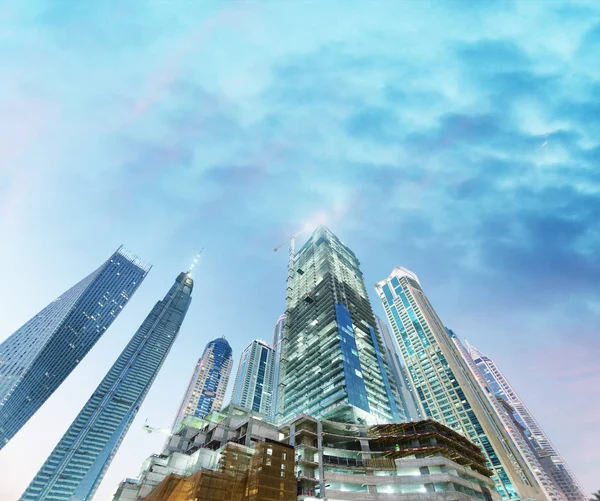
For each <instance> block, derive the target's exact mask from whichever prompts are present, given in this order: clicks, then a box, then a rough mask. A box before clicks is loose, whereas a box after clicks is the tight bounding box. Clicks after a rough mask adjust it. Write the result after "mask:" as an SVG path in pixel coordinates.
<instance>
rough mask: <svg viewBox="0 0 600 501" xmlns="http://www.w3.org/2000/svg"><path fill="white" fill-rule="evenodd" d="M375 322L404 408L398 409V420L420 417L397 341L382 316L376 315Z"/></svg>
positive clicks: (420, 412)
mask: <svg viewBox="0 0 600 501" xmlns="http://www.w3.org/2000/svg"><path fill="white" fill-rule="evenodd" d="M375 323H376V324H377V328H378V329H379V332H380V333H381V337H382V340H383V345H384V347H385V351H384V353H385V356H386V359H387V362H388V364H389V366H390V369H391V371H392V377H393V378H394V381H395V382H396V388H397V390H398V396H399V397H400V402H401V404H402V405H401V408H403V409H405V412H404V413H403V414H401V413H400V410H399V411H398V413H399V418H400V421H411V420H416V419H420V418H421V414H422V411H421V410H420V409H419V405H418V403H417V400H416V399H415V396H414V394H413V390H412V388H411V387H410V383H409V382H408V377H407V376H406V372H405V370H404V367H403V366H402V362H401V361H400V357H399V356H398V348H397V347H396V345H397V343H396V342H395V341H394V339H393V338H392V335H391V334H390V330H389V329H388V327H387V325H386V324H385V321H384V320H383V319H382V318H380V317H377V316H376V317H375Z"/></svg>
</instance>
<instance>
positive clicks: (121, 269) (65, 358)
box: [0, 247, 150, 449]
mask: <svg viewBox="0 0 600 501" xmlns="http://www.w3.org/2000/svg"><path fill="white" fill-rule="evenodd" d="M149 270H150V266H149V265H148V264H146V263H144V262H143V261H142V260H141V259H139V258H138V257H136V256H135V255H134V254H132V253H131V252H129V251H127V250H126V249H124V248H123V247H119V248H118V249H117V250H116V252H115V253H114V254H113V255H112V256H110V257H109V258H108V259H107V260H106V261H105V262H104V263H103V264H102V265H101V266H100V267H99V268H98V269H97V270H95V271H94V272H93V273H91V274H90V275H88V276H87V277H85V278H84V279H83V280H81V281H80V282H79V283H78V284H76V285H74V286H73V287H71V288H70V289H69V290H68V291H66V292H65V293H64V294H63V295H62V296H60V297H58V298H57V299H55V300H54V301H53V302H52V303H50V304H49V305H48V306H47V307H46V308H44V309H43V310H42V311H40V312H39V313H38V314H37V315H36V316H35V317H33V318H32V319H31V320H29V321H28V322H27V323H26V324H25V325H23V326H22V327H21V328H20V329H19V330H17V331H16V332H15V333H14V334H12V335H11V336H10V337H9V338H8V339H6V340H5V341H4V342H3V343H2V344H0V449H2V447H4V445H6V443H8V441H9V440H10V439H11V438H12V437H13V436H14V435H15V434H16V433H17V432H18V431H19V430H20V429H21V427H22V426H23V425H24V424H25V423H26V422H27V421H28V420H29V419H30V418H31V416H33V415H34V414H35V413H36V411H37V410H38V409H39V408H40V407H41V406H42V405H43V404H44V402H45V401H46V400H48V398H49V397H50V395H52V393H54V391H55V390H56V389H57V388H58V387H59V386H60V385H61V384H62V382H63V381H64V380H65V379H66V378H67V376H68V375H69V374H70V373H71V371H72V370H73V369H75V367H77V365H78V364H79V362H81V361H82V360H83V358H84V357H85V356H86V354H87V353H88V352H89V351H90V349H91V348H92V346H94V344H96V341H98V339H100V337H101V336H102V334H104V333H105V332H106V330H107V329H108V328H109V327H110V325H111V324H112V323H113V321H114V320H115V318H117V316H118V315H119V313H121V311H122V310H123V308H124V307H125V306H126V305H127V303H128V301H129V299H130V298H131V296H133V294H134V293H135V291H136V290H137V288H138V287H139V286H140V284H141V283H142V281H143V280H144V278H145V277H146V274H147V273H148V271H149Z"/></svg>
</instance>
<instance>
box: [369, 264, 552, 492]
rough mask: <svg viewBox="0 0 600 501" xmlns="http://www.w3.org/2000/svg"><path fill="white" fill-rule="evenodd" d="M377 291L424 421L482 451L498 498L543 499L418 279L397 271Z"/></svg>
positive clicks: (410, 274) (380, 283)
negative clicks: (453, 432) (442, 426)
mask: <svg viewBox="0 0 600 501" xmlns="http://www.w3.org/2000/svg"><path fill="white" fill-rule="evenodd" d="M375 289H376V290H377V293H378V295H379V297H380V298H381V301H382V303H383V307H384V309H385V311H386V315H387V317H388V320H389V322H390V325H391V326H392V330H393V333H394V335H395V337H396V340H397V342H398V344H399V346H400V350H401V354H402V358H403V360H404V364H405V366H406V369H407V372H408V374H409V378H410V384H411V386H412V387H413V388H414V390H415V395H416V397H417V399H418V401H419V403H420V405H421V406H422V408H423V411H424V413H425V416H426V417H428V418H431V419H435V420H436V421H439V422H441V423H443V424H445V425H446V426H449V427H450V428H452V429H454V430H456V431H458V432H459V433H462V434H463V435H464V436H466V437H468V438H469V439H470V440H471V441H473V442H474V443H475V444H477V445H478V446H479V447H480V449H481V451H482V453H483V454H484V455H485V457H486V459H487V463H488V467H489V468H490V469H491V470H492V471H494V476H493V480H494V482H495V484H496V488H497V490H498V492H499V493H500V495H501V496H502V498H504V499H526V498H531V499H544V496H543V494H542V493H541V492H540V491H539V489H538V488H537V484H536V482H535V479H534V478H533V476H532V475H531V473H530V472H529V470H528V467H527V465H526V464H525V463H524V461H523V459H522V458H521V456H520V455H519V453H518V451H517V450H516V449H515V448H514V445H512V444H511V441H510V438H509V436H508V435H507V434H506V432H505V431H504V429H503V427H502V423H501V422H500V421H499V420H497V419H496V418H495V417H494V411H493V409H492V408H491V406H490V404H489V402H488V401H487V399H486V397H485V395H484V394H483V393H482V392H481V389H480V388H479V386H478V384H477V381H476V380H475V379H474V378H473V376H472V374H471V373H470V371H469V369H468V367H467V366H466V364H465V363H464V362H463V361H462V357H461V355H460V353H459V352H458V351H457V350H456V348H455V347H454V345H453V343H452V340H451V339H450V337H449V336H448V334H447V333H446V330H445V328H444V326H443V324H442V322H441V321H440V319H439V317H438V316H437V314H436V313H435V311H434V309H433V307H432V306H431V304H430V303H429V301H428V299H427V297H426V296H425V294H424V293H423V290H422V288H421V285H420V283H419V281H418V279H417V276H416V275H415V274H414V273H412V272H410V271H409V270H406V269H405V268H401V267H396V268H395V269H394V270H393V271H392V274H391V275H390V276H389V277H387V278H386V279H385V280H382V281H381V282H379V283H377V284H376V286H375Z"/></svg>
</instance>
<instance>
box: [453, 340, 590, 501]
mask: <svg viewBox="0 0 600 501" xmlns="http://www.w3.org/2000/svg"><path fill="white" fill-rule="evenodd" d="M458 342H459V343H460V341H458ZM466 351H467V353H466V356H467V357H468V358H470V359H471V360H472V362H473V364H474V365H475V366H476V367H477V369H478V370H479V372H480V374H481V376H482V378H483V381H484V382H485V384H487V385H488V386H489V388H490V390H491V391H492V392H493V393H494V396H495V397H497V398H499V399H501V400H503V401H504V402H506V403H508V404H509V406H510V407H511V408H512V409H514V413H515V414H516V419H517V420H518V421H519V422H520V423H521V424H522V426H523V427H524V428H525V430H526V435H527V436H528V445H529V446H530V449H531V450H532V452H533V454H534V456H535V458H536V461H537V462H538V463H539V464H540V465H541V467H542V469H543V470H544V473H545V475H546V476H547V477H549V479H550V480H551V482H552V486H551V487H554V490H556V491H559V492H561V493H562V494H563V495H564V498H565V499H567V500H568V501H587V499H589V497H588V495H587V493H586V492H585V490H584V489H583V487H582V486H581V484H580V483H579V481H578V480H577V478H576V477H575V475H574V474H573V472H572V471H571V469H570V468H569V466H568V465H567V463H566V461H565V460H564V459H563V457H562V456H561V455H560V453H559V452H558V451H557V450H556V447H554V445H553V444H552V442H551V441H550V438H549V437H548V435H547V434H546V432H545V431H544V430H543V429H542V427H541V426H540V424H539V423H538V422H537V420H536V419H535V418H534V417H533V414H532V413H531V411H530V410H529V409H528V408H527V406H526V405H525V404H524V403H523V400H521V398H520V397H519V395H518V394H517V392H516V391H515V390H514V388H513V387H512V385H511V384H510V383H509V381H508V379H507V378H506V376H504V374H503V373H502V372H501V371H500V369H499V368H498V366H497V365H496V363H495V362H494V361H493V360H492V359H491V358H489V357H488V356H487V355H484V354H483V353H482V352H481V351H479V350H478V349H477V348H475V347H474V346H471V345H469V344H468V343H467V350H466ZM482 384H483V383H482Z"/></svg>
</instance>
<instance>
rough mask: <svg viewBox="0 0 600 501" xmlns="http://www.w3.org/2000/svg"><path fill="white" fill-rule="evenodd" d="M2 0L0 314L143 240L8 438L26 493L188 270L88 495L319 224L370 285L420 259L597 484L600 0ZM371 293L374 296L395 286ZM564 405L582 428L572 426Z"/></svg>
mask: <svg viewBox="0 0 600 501" xmlns="http://www.w3.org/2000/svg"><path fill="white" fill-rule="evenodd" d="M21 4H22V5H17V4H14V5H11V6H4V7H2V8H0V117H1V118H2V120H0V234H1V235H2V237H3V238H2V242H3V245H2V246H0V258H1V259H0V263H2V264H0V270H1V276H2V279H3V280H2V284H3V286H2V287H0V304H2V305H3V306H4V308H3V312H2V318H3V322H2V330H1V331H0V339H3V338H5V337H7V336H8V335H10V334H11V333H12V332H13V331H14V330H15V329H17V328H18V327H19V326H20V325H21V324H22V323H24V322H25V321H26V320H27V319H28V318H29V317H31V316H32V315H33V314H35V313H36V312H37V311H38V310H39V309H41V308H42V307H43V306H44V305H45V304H47V303H48V302H49V301H50V300H52V299H53V298H54V297H56V296H58V295H59V294H60V293H61V292H62V291H64V290H66V289H67V288H68V287H70V286H71V285H72V284H74V283H75V282H76V281H77V280H79V279H80V278H82V277H83V276H84V275H86V274H87V273H88V272H89V271H91V270H92V269H93V268H95V267H96V266H98V265H99V264H100V263H101V262H102V261H103V260H104V259H105V258H106V257H107V256H108V255H110V253H111V252H112V251H113V250H114V249H115V248H116V247H118V245H120V244H121V243H123V244H125V245H126V246H127V247H129V248H130V249H132V250H133V251H135V252H137V253H138V254H139V255H140V256H142V257H143V258H144V259H146V260H148V261H149V262H151V263H152V264H153V265H154V268H153V270H152V271H151V273H150V275H149V276H148V278H147V279H146V281H145V283H144V284H143V285H142V287H141V289H140V290H139V291H138V292H137V294H136V295H135V296H134V298H133V300H132V301H131V303H130V305H129V306H128V307H127V308H126V309H125V311H124V312H123V314H122V315H121V317H120V318H119V319H118V320H117V321H116V322H115V324H114V325H113V327H112V328H111V329H110V330H109V331H108V333H107V334H106V335H105V336H104V338H103V339H102V340H101V341H100V342H99V343H98V344H97V345H96V347H95V348H94V350H93V351H92V352H91V353H90V354H89V355H88V357H87V358H86V359H85V360H84V362H83V363H82V364H81V365H80V366H79V367H78V369H77V370H76V371H75V372H74V373H73V374H72V376H71V377H70V378H69V379H68V381H67V382H66V383H65V384H64V385H63V386H62V387H61V388H60V389H59V391H57V392H56V393H55V395H54V396H53V397H52V399H51V400H50V401H49V402H48V403H47V405H46V406H44V407H43V409H42V410H40V412H39V413H38V414H37V415H36V416H35V417H34V418H33V419H32V420H31V421H30V422H29V424H28V425H27V426H26V427H25V428H24V429H23V430H22V431H21V433H20V434H19V435H18V436H17V437H16V438H15V439H14V440H13V441H12V442H11V443H10V444H9V445H8V446H7V447H6V448H5V449H4V450H3V451H2V453H0V471H2V472H3V474H2V476H3V478H11V479H12V482H11V483H10V485H7V484H8V483H7V482H1V485H0V497H1V498H2V499H3V500H4V499H6V500H7V501H11V500H13V499H17V498H18V496H19V495H20V494H21V493H22V491H23V490H24V488H25V487H26V485H27V484H28V482H29V481H30V480H31V478H32V477H33V475H34V474H35V473H36V472H37V470H38V468H39V467H40V466H41V464H42V463H43V461H44V460H45V458H46V457H47V455H48V453H49V452H50V451H51V450H52V448H53V447H54V445H55V444H56V442H57V441H58V440H59V439H60V437H61V436H62V434H63V432H64V431H65V430H66V428H67V427H68V425H69V424H70V422H71V420H72V419H73V417H74V416H75V415H76V414H77V412H78V411H79V410H80V408H81V406H82V405H83V404H84V402H85V401H86V399H87V398H88V397H89V395H90V393H91V392H92V390H93V389H94V388H95V386H96V385H97V384H98V382H99V381H100V379H101V378H102V376H103V375H104V373H105V372H106V370H107V369H108V368H109V367H110V365H111V364H112V362H113V361H114V359H115V358H116V357H117V355H118V354H119V352H120V350H121V349H122V347H123V346H124V345H125V344H126V343H127V341H128V339H129V338H130V336H131V335H132V334H133V332H134V331H135V329H136V328H137V327H138V325H139V324H140V323H141V322H142V320H143V318H144V317H145V315H146V314H147V312H148V311H149V310H150V308H151V307H152V305H153V304H154V302H155V301H157V300H158V299H159V298H161V297H162V296H163V295H164V294H165V292H166V291H167V289H168V287H169V286H170V285H171V282H172V280H173V279H174V278H175V276H176V275H177V273H178V272H179V271H181V270H182V269H184V268H186V267H187V265H188V263H189V262H190V260H191V258H192V257H193V256H194V255H195V253H196V252H197V251H198V249H199V248H201V247H205V252H204V254H203V262H202V266H201V267H200V269H199V270H198V272H197V273H196V287H195V291H194V302H193V304H192V307H191V309H190V313H189V315H188V318H187V320H186V323H185V324H184V327H183V329H182V331H181V334H180V338H179V340H178V342H177V344H176V346H175V347H174V349H173V351H172V352H171V355H170V357H169V359H168V360H167V362H166V363H165V365H164V366H163V369H162V372H161V373H160V375H159V377H158V379H157V380H156V382H155V385H154V387H153V389H152V391H151V392H150V394H149V396H148V398H147V399H146V403H145V404H144V406H143V407H142V409H141V410H140V412H139V414H138V418H137V420H136V422H135V423H134V425H133V426H132V429H131V430H130V432H129V434H128V436H127V438H126V439H125V441H124V443H123V445H122V447H121V449H120V451H119V453H118V454H117V456H116V458H115V460H114V461H113V464H112V466H111V468H110V469H109V471H108V473H107V475H106V477H105V481H104V483H103V485H102V486H101V488H100V490H99V492H98V495H97V496H96V499H97V500H102V501H103V500H106V499H109V498H110V494H111V493H112V492H113V490H114V489H115V487H116V485H117V483H118V481H119V480H120V479H121V478H123V477H126V476H135V475H136V474H137V472H138V470H139V467H140V466H141V462H142V461H143V459H144V458H145V457H146V456H147V455H148V454H150V453H153V452H157V451H159V450H160V447H161V446H162V443H163V438H162V437H160V436H153V435H147V434H145V433H144V432H142V431H141V430H140V428H141V426H142V424H143V422H144V420H145V419H146V418H148V420H149V423H150V424H152V425H154V426H157V427H163V426H168V425H169V424H170V423H171V422H172V419H173V416H174V414H175V412H176V411H177V407H178V405H179V403H180V399H181V396H182V394H183V392H184V390H185V387H186V385H187V382H188V379H189V377H190V376H191V373H192V371H193V367H194V364H195V362H196V359H197V358H198V357H199V356H200V355H201V353H202V350H203V349H204V346H205V345H206V343H207V342H208V341H209V340H210V339H213V338H215V337H218V336H221V335H225V336H226V337H227V338H228V339H229V340H230V342H231V344H232V346H233V349H234V356H235V363H236V365H237V357H238V355H239V353H240V352H241V350H242V349H243V347H244V346H245V345H246V344H247V343H248V342H250V340H252V339H253V338H264V339H267V340H270V338H271V332H272V328H273V325H274V323H275V321H276V320H277V317H278V316H279V315H280V314H281V313H282V311H283V310H284V290H285V277H286V270H285V265H286V256H285V254H283V253H282V254H275V253H274V252H273V250H272V249H273V247H274V246H275V245H276V244H278V243H280V242H281V241H283V240H285V238H286V236H287V235H289V234H290V233H291V232H293V231H295V230H297V229H299V228H302V227H303V226H304V225H305V224H306V223H307V222H308V223H316V222H322V223H326V224H327V225H328V226H329V227H330V228H331V229H332V230H333V231H334V232H336V233H337V234H338V235H339V236H340V238H341V239H342V240H343V241H344V242H345V243H346V244H347V245H349V246H350V247H351V248H352V249H353V250H354V251H355V252H356V254H357V255H358V256H359V258H360V259H361V261H362V268H363V271H364V273H365V278H366V281H367V285H368V286H369V288H370V289H371V284H373V283H374V282H376V281H378V280H381V279H382V278H384V277H385V276H386V275H387V274H388V273H389V272H390V271H391V269H392V268H393V266H394V265H396V264H398V265H402V266H406V267H408V268H409V269H411V270H413V271H415V272H416V273H417V274H418V275H419V277H420V279H421V282H422V284H423V287H424V288H425V291H426V292H427V294H428V296H429V297H430V299H431V301H432V303H433V305H434V306H435V307H436V309H437V311H438V313H439V315H440V316H441V318H442V320H443V321H444V322H445V323H446V324H447V325H448V326H449V327H451V328H452V329H453V330H454V331H455V332H456V333H457V334H459V335H460V336H461V337H466V338H467V339H468V340H469V341H470V342H471V343H473V344H474V345H475V346H477V347H478V348H479V349H481V350H482V351H483V352H485V353H486V354H487V355H489V356H491V357H492V358H494V359H495V360H496V362H497V363H498V364H499V366H500V367H501V368H502V369H503V371H504V372H505V374H506V375H507V377H508V378H509V379H510V380H511V382H512V383H513V384H514V386H515V387H516V389H517V391H518V392H519V393H520V394H521V396H522V397H523V398H524V400H525V401H526V403H527V404H528V406H529V407H530V408H531V410H532V411H533V412H534V414H535V415H536V417H537V418H538V419H539V421H540V422H541V424H542V425H543V426H544V427H545V429H546V430H547V431H548V432H549V434H550V436H551V438H552V440H553V441H554V443H555V445H556V446H557V447H558V449H559V450H560V451H561V452H562V453H563V455H564V456H565V457H566V459H567V460H568V462H569V463H570V465H571V467H572V468H573V470H574V471H575V473H576V474H577V475H578V476H579V478H580V479H581V481H582V483H583V484H584V486H585V487H586V488H587V489H588V490H596V489H598V488H600V485H599V484H598V479H597V476H598V475H597V471H598V470H597V465H598V464H599V463H600V455H599V452H598V449H597V447H595V446H594V444H597V443H599V442H600V431H599V430H600V426H599V424H600V404H599V403H598V398H597V395H598V387H600V364H599V363H598V354H599V353H600V337H599V332H598V331H599V326H600V297H599V293H598V283H599V281H600V265H599V264H598V251H599V250H600V230H599V225H598V221H599V218H600V167H599V164H600V139H599V138H600V104H599V103H600V65H598V60H599V59H600V6H599V5H598V4H597V2H594V1H589V2H586V1H575V2H554V1H551V0H548V1H544V2H519V3H517V2H511V1H495V0H489V1H485V2H478V3H475V2H467V1H459V0H456V1H452V2H441V1H440V2H428V1H424V2H416V1H414V2H410V1H406V2H399V1H398V2H392V1H389V2H381V1H380V2H375V1H370V2H369V1H361V2H358V1H350V2H336V1H333V0H330V1H328V2H325V3H324V2H313V1H309V0H305V1H292V0H290V1H287V2H258V1H245V2H242V1H238V2H210V1H209V2H191V1H175V0H171V1H169V2H160V1H148V2H129V3H127V4H125V3H117V2H112V1H107V2H96V3H95V4H90V3H89V2H87V3H84V2H74V1H62V2H53V3H51V4H48V3H47V2H36V1H33V0H31V1H29V2H21ZM372 299H373V301H374V306H375V309H376V312H378V313H380V314H381V313H382V309H381V306H380V305H379V304H378V303H377V302H376V301H375V300H376V297H375V295H374V293H373V292H372ZM567 430H568V431H567Z"/></svg>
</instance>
